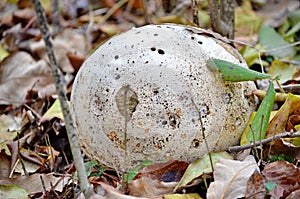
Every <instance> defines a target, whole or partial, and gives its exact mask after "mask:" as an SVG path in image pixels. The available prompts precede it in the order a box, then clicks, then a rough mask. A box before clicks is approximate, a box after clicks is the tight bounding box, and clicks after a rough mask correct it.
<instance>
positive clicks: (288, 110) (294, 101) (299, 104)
mask: <svg viewBox="0 0 300 199" xmlns="http://www.w3.org/2000/svg"><path fill="white" fill-rule="evenodd" d="M299 110H300V98H299V97H297V96H296V95H293V94H289V96H288V98H287V99H286V101H285V102H284V104H283V105H282V106H281V108H280V109H279V111H278V112H277V113H276V115H275V116H274V117H273V118H272V120H271V121H270V123H269V125H268V128H267V133H266V137H270V136H273V135H276V134H278V133H282V132H284V130H285V128H286V125H287V122H288V118H289V116H290V115H298V114H299Z"/></svg>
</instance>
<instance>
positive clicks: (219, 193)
mask: <svg viewBox="0 0 300 199" xmlns="http://www.w3.org/2000/svg"><path fill="white" fill-rule="evenodd" d="M255 170H258V167H257V164H256V161H255V159H254V157H253V156H248V157H247V158H246V159H245V160H244V161H236V160H228V159H220V161H219V162H218V163H217V164H216V165H215V170H214V180H215V181H214V182H212V183H211V184H210V186H209V187H208V190H207V199H220V198H222V199H232V198H241V197H245V193H246V189H247V182H248V180H249V178H250V177H251V175H252V174H253V172H254V171H255Z"/></svg>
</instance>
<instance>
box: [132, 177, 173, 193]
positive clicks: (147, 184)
mask: <svg viewBox="0 0 300 199" xmlns="http://www.w3.org/2000/svg"><path fill="white" fill-rule="evenodd" d="M177 183H178V182H162V181H159V180H153V179H150V178H147V177H142V178H139V179H137V180H133V181H132V182H131V183H130V184H129V186H128V189H129V194H130V195H132V196H138V197H147V198H161V197H162V196H164V195H165V194H170V193H172V192H173V189H174V188H175V187H176V185H177Z"/></svg>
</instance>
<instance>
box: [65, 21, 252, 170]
mask: <svg viewBox="0 0 300 199" xmlns="http://www.w3.org/2000/svg"><path fill="white" fill-rule="evenodd" d="M212 34H213V33H211V32H208V31H206V30H202V29H199V28H194V27H189V26H181V25H173V24H168V25H147V26H144V27H141V28H134V29H132V30H130V31H128V32H126V33H123V34H121V35H118V36H115V37H113V38H111V39H110V40H108V41H107V42H106V43H105V44H103V45H102V46H100V47H99V48H98V49H97V50H96V51H95V52H94V53H93V54H92V55H91V56H90V57H89V58H88V59H87V61H86V62H85V63H84V65H83V67H82V68H81V69H80V71H79V73H78V74H77V77H76V80H75V82H74V85H73V91H72V98H71V102H72V110H73V114H74V118H75V121H76V125H77V130H78V136H79V139H80V142H81V144H82V147H83V149H84V151H85V152H86V153H87V154H88V155H89V156H90V157H92V158H96V159H98V160H99V161H100V162H102V163H104V164H105V165H107V166H110V167H113V168H116V169H118V170H124V169H126V170H127V169H129V168H131V167H132V166H135V165H136V164H138V163H139V162H141V161H144V160H153V161H163V160H168V159H177V160H184V161H193V160H195V159H197V158H199V157H201V156H202V155H203V154H206V153H207V148H206V147H205V144H204V142H203V137H202V132H201V125H200V120H199V115H200V114H201V120H202V122H203V128H204V132H205V135H206V139H207V142H208V145H209V149H210V150H211V151H215V150H224V149H227V148H228V147H229V146H231V145H233V144H237V143H238V141H239V139H240V135H241V133H242V131H243V129H244V127H245V125H246V123H247V121H248V119H249V116H250V114H251V112H252V111H253V110H254V109H255V105H254V102H253V101H252V100H251V99H248V98H247V97H245V96H246V95H248V94H250V93H251V92H252V90H254V88H255V85H254V83H253V82H243V83H232V82H225V81H223V80H222V79H221V78H220V77H219V75H218V74H215V73H213V72H211V71H210V70H209V69H208V68H207V67H206V62H207V61H208V60H209V59H222V60H226V61H229V62H232V63H235V64H240V65H243V66H245V67H247V65H246V63H245V61H244V60H243V59H242V58H241V56H240V55H239V53H238V52H237V51H236V50H235V49H234V48H233V47H231V46H230V45H229V44H227V43H225V42H222V41H221V40H220V38H219V39H218V38H214V37H220V36H218V35H216V34H213V35H212ZM124 88H129V89H130V90H129V91H130V94H131V95H133V97H132V99H136V98H137V100H134V101H133V102H134V103H135V104H134V105H136V106H133V107H132V111H133V112H132V114H129V115H128V117H129V118H128V117H127V150H128V154H129V163H128V164H127V165H124V153H125V152H124V148H125V144H124V134H125V117H124V114H123V115H122V110H121V111H120V109H119V108H118V105H117V101H118V100H116V98H117V99H118V95H120V93H122V91H123V89H124ZM116 95H117V96H116ZM196 107H197V108H196ZM199 113H200V114H199ZM130 116H132V117H130Z"/></svg>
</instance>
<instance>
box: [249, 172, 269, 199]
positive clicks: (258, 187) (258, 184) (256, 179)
mask: <svg viewBox="0 0 300 199" xmlns="http://www.w3.org/2000/svg"><path fill="white" fill-rule="evenodd" d="M265 196H266V187H265V184H264V180H263V177H262V176H261V174H260V173H259V171H257V170H255V171H254V173H253V174H252V175H251V177H250V178H249V180H248V182H247V190H246V196H245V198H248V199H250V198H251V199H264V198H265Z"/></svg>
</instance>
